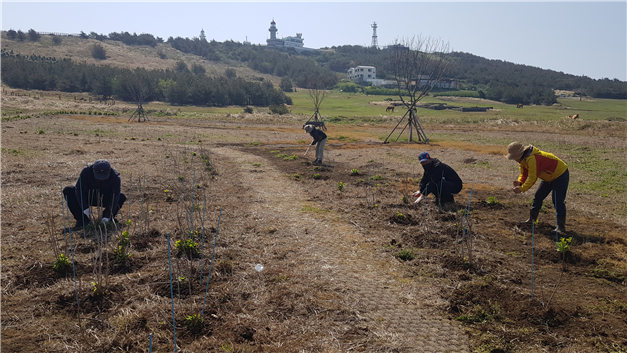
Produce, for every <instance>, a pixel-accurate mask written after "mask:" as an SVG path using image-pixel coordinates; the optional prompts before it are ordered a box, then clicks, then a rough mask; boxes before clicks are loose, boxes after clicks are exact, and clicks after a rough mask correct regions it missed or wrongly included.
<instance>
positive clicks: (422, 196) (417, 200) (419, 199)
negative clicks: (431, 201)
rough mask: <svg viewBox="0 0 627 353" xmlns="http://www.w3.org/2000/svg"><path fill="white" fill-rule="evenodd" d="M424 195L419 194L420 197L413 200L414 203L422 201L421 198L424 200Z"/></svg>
mask: <svg viewBox="0 0 627 353" xmlns="http://www.w3.org/2000/svg"><path fill="white" fill-rule="evenodd" d="M424 198H425V195H420V197H419V198H418V199H416V201H414V203H420V202H422V200H424Z"/></svg>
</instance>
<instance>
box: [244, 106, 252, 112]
mask: <svg viewBox="0 0 627 353" xmlns="http://www.w3.org/2000/svg"><path fill="white" fill-rule="evenodd" d="M244 113H247V114H252V113H253V107H246V108H244Z"/></svg>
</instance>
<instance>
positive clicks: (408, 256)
mask: <svg viewBox="0 0 627 353" xmlns="http://www.w3.org/2000/svg"><path fill="white" fill-rule="evenodd" d="M397 256H398V258H399V259H400V260H402V261H411V260H413V259H414V257H415V256H414V252H413V251H411V250H401V251H400V252H399V253H398V255H397Z"/></svg>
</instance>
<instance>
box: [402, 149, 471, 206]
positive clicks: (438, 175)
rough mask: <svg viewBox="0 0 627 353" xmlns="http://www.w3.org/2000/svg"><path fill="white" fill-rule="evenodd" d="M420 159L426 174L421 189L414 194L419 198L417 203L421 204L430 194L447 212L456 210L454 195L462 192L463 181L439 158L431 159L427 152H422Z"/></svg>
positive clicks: (421, 182) (421, 181)
mask: <svg viewBox="0 0 627 353" xmlns="http://www.w3.org/2000/svg"><path fill="white" fill-rule="evenodd" d="M418 159H419V160H420V164H421V165H422V168H423V169H424V170H425V173H424V174H423V176H422V179H421V180H420V188H419V189H418V191H416V192H415V193H414V197H417V198H418V199H417V200H416V201H415V203H420V202H421V201H422V200H424V199H425V198H426V197H427V196H428V195H429V194H433V195H435V198H436V203H438V204H440V202H441V204H442V205H443V208H444V209H445V210H453V209H454V208H455V197H454V196H453V194H458V193H459V192H460V191H462V187H463V183H462V179H461V178H460V177H459V175H457V172H455V170H454V169H453V168H451V167H450V166H448V165H446V164H444V163H442V162H441V161H440V160H439V159H437V158H431V156H430V155H429V153H427V152H422V153H421V154H420V155H419V156H418Z"/></svg>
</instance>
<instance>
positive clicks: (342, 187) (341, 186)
mask: <svg viewBox="0 0 627 353" xmlns="http://www.w3.org/2000/svg"><path fill="white" fill-rule="evenodd" d="M337 189H338V190H340V191H342V189H344V183H343V182H341V181H340V182H339V183H337Z"/></svg>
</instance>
